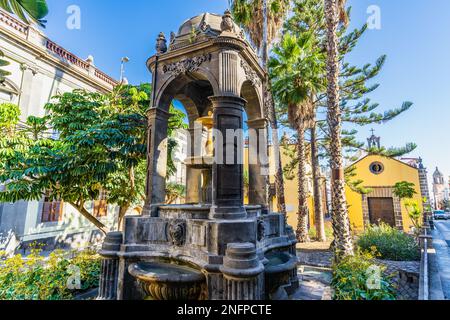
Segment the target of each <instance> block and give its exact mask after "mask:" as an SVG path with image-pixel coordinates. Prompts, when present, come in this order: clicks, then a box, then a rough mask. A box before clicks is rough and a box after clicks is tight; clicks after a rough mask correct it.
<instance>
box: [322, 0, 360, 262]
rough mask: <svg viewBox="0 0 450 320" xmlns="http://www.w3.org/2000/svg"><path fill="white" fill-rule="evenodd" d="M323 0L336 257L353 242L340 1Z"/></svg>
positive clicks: (346, 251) (349, 250) (347, 252)
mask: <svg viewBox="0 0 450 320" xmlns="http://www.w3.org/2000/svg"><path fill="white" fill-rule="evenodd" d="M324 1H325V17H326V21H327V38H328V46H327V53H328V57H327V80H328V90H327V98H328V126H329V128H330V138H331V141H330V168H331V177H332V178H331V180H332V189H331V190H332V222H333V232H334V237H335V257H336V260H337V261H339V260H340V259H341V258H342V257H345V256H348V255H353V241H352V236H351V233H350V222H349V218H348V208H347V201H346V197H345V178H344V168H343V160H342V142H341V127H342V123H341V122H342V120H341V109H340V105H339V102H340V97H339V51H338V36H337V28H338V25H339V10H338V1H339V0H324Z"/></svg>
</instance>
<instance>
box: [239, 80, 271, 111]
mask: <svg viewBox="0 0 450 320" xmlns="http://www.w3.org/2000/svg"><path fill="white" fill-rule="evenodd" d="M240 88H241V89H240V96H241V97H242V98H243V99H245V100H246V101H247V104H246V107H245V111H246V113H247V117H248V120H257V119H262V118H264V117H265V115H264V108H263V104H262V98H261V96H260V94H259V90H257V89H256V88H255V86H254V84H253V83H252V82H251V81H250V80H245V81H244V82H242V85H241V86H240Z"/></svg>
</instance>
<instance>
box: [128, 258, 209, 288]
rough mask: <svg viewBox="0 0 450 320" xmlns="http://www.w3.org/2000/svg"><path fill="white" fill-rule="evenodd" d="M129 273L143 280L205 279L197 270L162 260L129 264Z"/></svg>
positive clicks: (164, 281)
mask: <svg viewBox="0 0 450 320" xmlns="http://www.w3.org/2000/svg"><path fill="white" fill-rule="evenodd" d="M128 271H129V272H130V274H131V275H132V276H133V277H135V278H137V279H139V280H142V281H144V282H158V283H166V282H172V283H196V282H203V281H205V275H204V274H203V273H201V272H200V271H198V270H195V269H192V268H189V267H186V266H181V265H176V264H170V263H162V262H141V263H134V264H131V265H130V267H129V268H128Z"/></svg>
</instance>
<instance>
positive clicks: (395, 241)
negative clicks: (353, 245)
mask: <svg viewBox="0 0 450 320" xmlns="http://www.w3.org/2000/svg"><path fill="white" fill-rule="evenodd" d="M357 245H358V246H359V248H361V250H363V251H370V250H371V248H373V247H375V248H376V249H377V252H378V253H379V254H380V259H384V260H393V261H413V260H420V250H419V247H418V244H417V242H416V241H415V239H414V238H413V237H411V236H409V235H408V234H406V233H404V232H402V231H400V230H398V229H395V228H393V227H391V226H389V225H387V224H381V225H379V226H369V227H368V228H367V229H366V231H365V232H364V233H363V234H362V235H360V237H359V238H358V241H357Z"/></svg>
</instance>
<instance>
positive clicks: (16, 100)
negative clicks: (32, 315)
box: [0, 10, 118, 245]
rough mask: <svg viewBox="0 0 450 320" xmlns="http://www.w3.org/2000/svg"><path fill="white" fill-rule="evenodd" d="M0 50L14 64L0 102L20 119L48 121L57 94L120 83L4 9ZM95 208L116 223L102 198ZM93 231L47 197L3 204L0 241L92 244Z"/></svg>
mask: <svg viewBox="0 0 450 320" xmlns="http://www.w3.org/2000/svg"><path fill="white" fill-rule="evenodd" d="M0 48H1V50H2V51H3V53H4V54H5V57H4V58H3V59H5V60H7V61H9V62H10V65H9V66H6V67H3V68H4V69H6V70H8V71H9V72H11V75H10V76H8V77H7V79H6V81H5V82H4V83H2V84H0V103H5V102H8V103H13V104H17V105H18V106H19V107H20V110H21V119H22V120H25V119H26V118H28V117H29V116H44V115H45V112H46V111H45V109H44V105H45V104H46V103H47V102H49V101H50V100H51V98H52V97H53V96H55V95H57V94H60V93H64V92H69V91H72V90H74V89H85V90H87V91H90V92H101V93H107V92H110V91H112V89H113V88H114V86H115V85H117V84H118V83H117V81H116V80H114V79H113V78H111V77H110V76H108V75H106V74H105V73H103V72H102V71H101V70H99V69H98V68H96V67H95V65H94V59H93V57H91V56H90V57H88V59H81V58H79V57H77V56H76V55H74V54H73V53H71V52H69V51H67V50H66V49H64V48H62V47H61V46H59V45H58V44H56V43H54V42H53V41H51V40H50V39H48V38H47V37H46V36H45V35H44V34H43V33H42V32H41V31H40V30H38V29H36V28H35V27H33V26H29V25H26V24H24V23H22V22H21V21H19V20H17V19H15V18H14V17H12V16H11V15H9V14H8V13H6V12H5V11H3V10H1V11H0ZM91 206H92V208H91V209H92V210H93V211H94V212H95V215H97V216H98V217H99V218H100V219H102V221H104V222H105V223H107V221H110V220H111V221H112V219H110V218H113V217H112V213H113V212H112V210H111V208H107V205H106V201H104V200H103V199H102V197H101V198H100V199H99V200H98V201H96V202H95V203H92V204H91ZM94 231H95V228H93V227H92V225H91V224H90V223H89V222H87V221H86V219H84V218H82V217H81V216H80V215H79V214H78V213H77V212H76V211H75V210H74V209H73V208H72V207H71V206H69V205H67V204H64V203H61V202H49V201H47V199H46V198H45V197H43V199H42V200H41V201H39V202H25V201H21V202H18V203H11V204H0V237H1V236H2V235H3V236H5V235H6V234H8V233H11V232H12V233H14V234H15V236H16V237H17V238H18V239H19V240H20V241H23V242H33V241H35V240H40V241H41V240H42V241H44V240H46V239H47V240H48V242H49V243H55V241H56V242H59V241H61V242H65V243H68V242H73V243H77V242H84V241H89V240H91V238H92V237H93V235H94V234H95V232H94ZM0 242H1V241H0ZM73 245H75V244H73Z"/></svg>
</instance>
